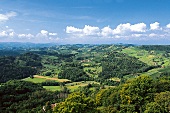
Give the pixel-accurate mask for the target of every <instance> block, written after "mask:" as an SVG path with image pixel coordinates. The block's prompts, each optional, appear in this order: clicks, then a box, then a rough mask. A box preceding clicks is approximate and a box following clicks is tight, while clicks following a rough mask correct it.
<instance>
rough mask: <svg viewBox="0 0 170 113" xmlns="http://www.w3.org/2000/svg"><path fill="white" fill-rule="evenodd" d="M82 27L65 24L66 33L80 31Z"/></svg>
mask: <svg viewBox="0 0 170 113" xmlns="http://www.w3.org/2000/svg"><path fill="white" fill-rule="evenodd" d="M81 32H82V29H79V28H75V27H73V26H67V27H66V33H81Z"/></svg>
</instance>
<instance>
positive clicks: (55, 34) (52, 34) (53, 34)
mask: <svg viewBox="0 0 170 113" xmlns="http://www.w3.org/2000/svg"><path fill="white" fill-rule="evenodd" d="M49 35H50V36H57V33H49Z"/></svg>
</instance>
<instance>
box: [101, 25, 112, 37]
mask: <svg viewBox="0 0 170 113" xmlns="http://www.w3.org/2000/svg"><path fill="white" fill-rule="evenodd" d="M112 34H113V30H112V29H111V28H110V27H109V26H107V27H104V28H103V29H101V35H102V36H104V37H106V36H110V35H112Z"/></svg>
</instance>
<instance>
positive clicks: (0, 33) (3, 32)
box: [0, 31, 8, 37]
mask: <svg viewBox="0 0 170 113" xmlns="http://www.w3.org/2000/svg"><path fill="white" fill-rule="evenodd" d="M6 36H8V34H7V32H6V31H2V32H0V37H6Z"/></svg>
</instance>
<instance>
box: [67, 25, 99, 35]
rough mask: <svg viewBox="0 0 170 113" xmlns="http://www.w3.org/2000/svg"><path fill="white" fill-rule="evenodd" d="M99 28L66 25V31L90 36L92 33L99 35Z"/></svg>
mask: <svg viewBox="0 0 170 113" xmlns="http://www.w3.org/2000/svg"><path fill="white" fill-rule="evenodd" d="M99 30H100V29H99V28H98V27H94V26H89V25H85V26H84V28H83V29H79V28H75V27H73V26H67V27H66V33H68V34H73V35H77V36H81V37H83V36H90V35H98V33H99Z"/></svg>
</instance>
